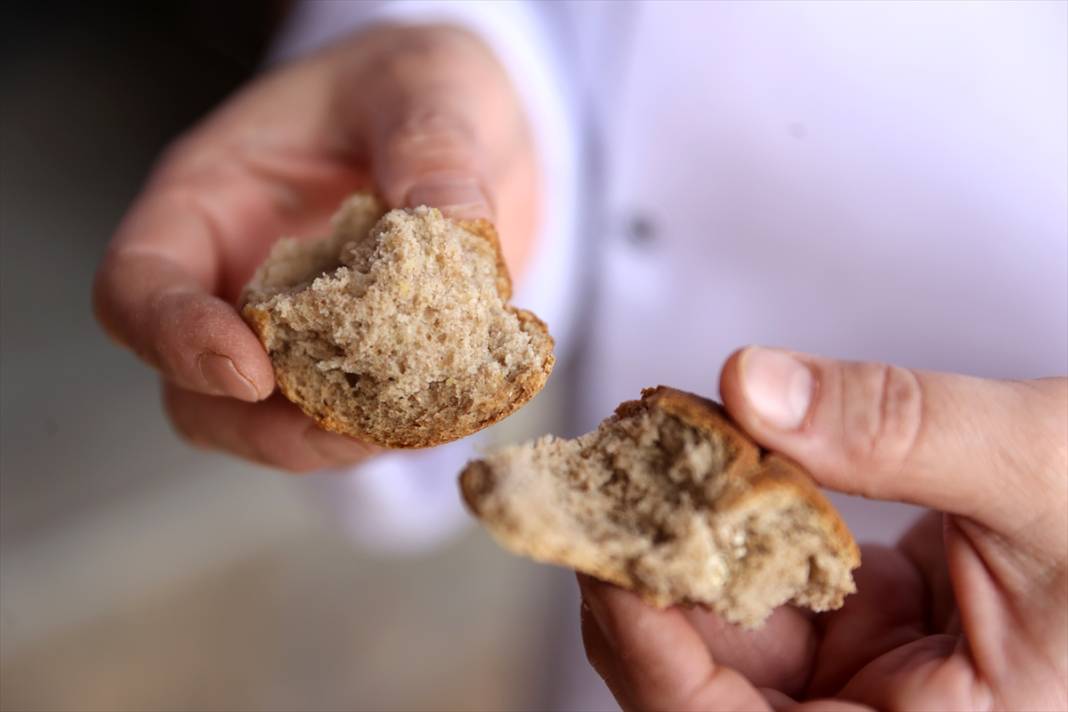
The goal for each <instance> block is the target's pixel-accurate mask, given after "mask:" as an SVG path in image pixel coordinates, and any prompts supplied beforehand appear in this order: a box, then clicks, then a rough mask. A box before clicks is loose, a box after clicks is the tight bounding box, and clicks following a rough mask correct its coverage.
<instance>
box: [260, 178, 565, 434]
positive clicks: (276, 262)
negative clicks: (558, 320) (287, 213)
mask: <svg viewBox="0 0 1068 712" xmlns="http://www.w3.org/2000/svg"><path fill="white" fill-rule="evenodd" d="M511 291H512V285H511V280H510V278H509V276H508V270H507V268H506V267H505V264H504V260H503V258H502V256H501V250H500V244H499V242H498V239H497V233H496V231H495V230H494V228H493V226H492V225H491V224H490V223H488V222H486V221H482V220H480V221H454V220H450V219H448V218H446V217H445V216H443V215H442V214H441V213H440V212H439V211H438V210H436V209H433V208H427V207H419V208H413V209H401V210H391V211H388V212H387V211H385V210H384V208H383V207H382V205H381V204H380V203H379V201H378V200H377V199H376V198H375V197H373V196H371V195H366V194H357V195H354V196H352V197H350V198H349V199H348V200H347V201H346V202H345V203H344V204H343V205H342V207H341V209H340V210H339V212H338V213H337V214H336V215H335V216H334V219H333V231H332V234H331V235H330V236H328V237H326V238H324V239H320V240H312V241H297V240H292V239H284V240H281V241H279V242H278V243H277V244H276V245H275V246H274V248H273V250H272V251H271V253H270V255H269V256H268V258H267V260H266V261H265V262H264V263H263V265H261V266H260V268H259V270H258V271H257V272H256V274H255V276H254V278H253V279H252V281H251V282H250V283H249V285H248V286H247V287H246V288H245V291H244V293H243V295H242V314H243V315H244V317H245V319H246V321H248V323H249V324H250V325H251V326H252V328H253V329H254V330H255V332H256V334H257V335H258V336H259V338H260V341H261V342H262V343H263V345H264V347H265V348H266V349H267V352H268V354H269V355H270V357H271V362H272V363H273V365H274V370H275V378H276V380H277V382H278V386H279V388H280V390H281V391H282V393H283V394H285V396H286V397H287V398H289V399H290V400H291V401H293V402H294V403H296V404H297V405H298V406H300V408H301V409H302V410H303V411H304V412H305V413H307V414H308V415H310V416H312V417H313V418H315V419H316V420H317V421H318V422H319V424H320V425H321V426H322V427H324V428H326V429H327V430H331V431H334V432H337V433H341V434H343V435H348V436H351V437H354V438H359V439H361V440H363V441H366V442H371V443H375V444H377V445H381V446H385V447H395V448H411V447H428V446H431V445H437V444H440V443H444V442H448V441H450V440H456V439H458V438H461V437H464V436H465V435H469V434H471V433H474V432H475V431H477V430H480V429H482V428H484V427H486V426H488V425H491V424H492V423H495V422H497V421H498V420H501V419H502V418H504V417H506V416H507V415H509V414H511V413H513V412H514V411H515V410H517V409H518V408H520V407H521V406H522V405H523V404H524V403H526V402H527V401H529V400H530V399H531V398H532V397H533V396H534V395H535V394H536V393H538V391H540V390H541V388H542V386H544V385H545V381H546V379H547V378H548V377H549V373H550V371H551V370H552V367H553V363H554V358H553V353H552V351H553V340H552V337H550V336H549V332H548V330H547V329H546V327H545V324H544V323H542V322H541V320H539V319H538V318H537V317H536V316H534V314H532V313H530V312H529V311H524V310H522V309H517V308H515V307H513V306H511V305H509V304H508V300H509V299H510V298H511Z"/></svg>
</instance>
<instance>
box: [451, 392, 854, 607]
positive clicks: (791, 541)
mask: <svg viewBox="0 0 1068 712" xmlns="http://www.w3.org/2000/svg"><path fill="white" fill-rule="evenodd" d="M460 487H461V490H462V492H463V496H464V499H465V501H466V502H467V505H468V507H469V508H470V509H471V511H472V512H474V514H475V515H477V516H478V517H479V518H480V519H481V520H482V522H483V524H484V525H485V526H486V528H488V529H489V531H490V532H491V533H492V534H493V536H494V537H495V538H496V539H497V540H498V542H500V544H501V545H502V546H504V547H505V548H506V549H509V550H510V551H512V552H514V553H517V554H523V555H526V556H530V557H532V558H534V559H537V560H538V561H543V562H546V563H551V564H558V565H561V566H566V567H569V568H572V569H576V570H578V571H581V572H585V573H587V574H590V575H592V576H595V577H597V578H599V579H602V580H604V581H609V582H611V583H614V584H616V585H619V586H622V587H624V588H627V589H630V590H632V591H635V592H636V593H638V594H640V595H641V596H642V598H644V599H645V600H646V601H647V602H649V603H651V604H653V605H656V606H659V607H664V606H668V605H672V604H677V603H698V604H704V605H706V606H708V607H710V608H712V609H713V610H715V611H716V612H717V613H718V614H719V615H721V616H722V617H723V618H725V619H726V620H728V621H730V622H732V623H739V624H742V625H744V626H746V627H750V628H753V627H758V626H760V625H762V624H763V622H764V620H765V619H766V618H767V617H768V615H770V613H771V612H772V610H774V609H775V608H776V607H777V606H779V605H782V604H784V603H788V602H790V603H794V604H797V605H800V606H806V607H808V608H811V609H813V610H815V611H826V610H831V609H835V608H839V607H840V606H841V605H842V602H843V600H844V599H845V597H846V596H847V595H848V594H850V593H852V592H853V591H855V586H854V583H853V575H852V571H853V569H855V568H857V567H858V566H859V565H860V552H859V549H858V548H857V545H856V543H855V542H854V541H853V537H852V535H851V534H850V532H849V530H848V529H847V528H846V526H845V524H844V523H843V521H842V519H841V517H840V516H839V515H838V513H837V512H836V511H835V510H834V508H833V507H832V506H831V504H830V503H829V502H828V501H827V500H826V499H825V498H824V496H823V495H822V494H821V493H820V491H819V490H818V489H817V487H816V485H815V484H814V483H813V481H812V479H811V477H809V475H808V474H806V473H805V472H804V471H803V470H802V469H801V468H800V467H799V466H798V465H796V464H795V463H793V462H791V461H790V460H787V459H786V458H784V457H781V456H779V455H775V454H771V453H767V452H764V451H762V450H761V449H760V448H759V447H758V446H757V445H756V444H755V443H754V442H753V441H752V440H750V439H749V438H748V437H747V436H746V435H745V434H744V433H743V432H742V431H741V430H740V429H739V428H738V426H737V425H735V424H734V423H733V422H732V421H731V420H730V418H729V416H727V414H726V412H725V411H724V410H723V409H722V408H721V407H720V406H719V405H718V404H716V403H714V402H712V401H710V400H706V399H704V398H701V397H699V396H695V395H692V394H689V393H684V392H682V391H678V390H675V389H673V388H667V387H664V386H660V387H658V388H652V389H646V390H645V391H643V393H642V398H641V400H639V401H628V402H626V403H623V404H622V405H620V406H619V408H617V409H616V412H615V414H614V415H613V416H612V417H610V418H608V419H607V420H605V421H604V422H603V423H601V425H600V426H599V427H598V428H597V430H595V431H593V432H591V433H587V434H586V435H583V436H581V437H579V438H576V439H574V440H565V439H561V438H555V437H552V436H547V437H543V438H541V439H539V440H537V441H535V442H532V443H527V444H524V445H518V446H513V447H507V448H504V449H501V450H499V451H497V452H495V453H493V454H491V455H489V456H488V457H486V458H485V459H482V460H476V461H474V462H471V463H470V464H468V465H467V467H466V468H465V469H464V471H463V473H462V474H461V475H460Z"/></svg>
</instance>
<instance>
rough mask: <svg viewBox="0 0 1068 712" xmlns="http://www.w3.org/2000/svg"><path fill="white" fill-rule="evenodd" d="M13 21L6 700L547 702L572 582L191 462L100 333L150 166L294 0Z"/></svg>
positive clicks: (71, 11) (3, 581)
mask: <svg viewBox="0 0 1068 712" xmlns="http://www.w3.org/2000/svg"><path fill="white" fill-rule="evenodd" d="M0 12H2V13H3V17H2V19H0V32H2V42H0V48H2V49H0V52H2V55H0V78H2V83H0V119H2V121H0V127H2V129H0V249H2V257H0V288H2V293H0V297H2V315H0V319H2V321H0V326H2V352H0V367H2V378H0V392H2V400H0V425H2V428H0V432H2V440H0V448H2V451H0V468H2V470H0V709H3V710H11V711H13V712H14V711H16V710H17V711H20V712H21V711H31V710H49V711H58V710H157V709H159V710H163V709H168V710H171V709H173V710H200V709H203V710H209V709H210V710H239V709H240V710H273V709H277V710H293V709H302V710H332V709H375V710H388V709H396V710H418V709H457V708H463V709H486V710H491V709H492V710H503V709H511V708H538V707H544V704H541V703H539V700H540V699H542V698H541V695H543V694H544V690H543V689H541V688H542V687H543V686H541V685H539V682H538V681H539V675H538V674H537V669H536V668H537V666H539V665H542V663H541V662H539V661H540V660H543V659H544V657H543V654H542V651H544V650H546V649H547V647H546V646H549V645H551V639H552V638H553V636H555V635H557V632H558V631H556V630H555V629H554V628H553V627H552V626H546V625H545V623H544V620H543V615H544V614H541V613H539V611H543V610H544V609H545V606H544V599H545V598H546V597H547V596H555V595H559V594H558V591H559V590H560V589H561V588H562V587H564V586H568V585H572V584H571V582H570V581H569V580H567V579H569V577H567V576H566V575H564V574H562V573H554V574H552V575H549V576H546V574H545V571H544V569H543V570H540V571H539V570H537V569H536V568H535V566H534V565H533V564H527V563H525V562H524V561H520V560H519V559H515V558H512V557H509V556H508V555H506V554H504V553H503V552H500V551H499V550H498V549H497V548H496V547H495V545H493V544H492V542H491V541H490V540H489V539H488V537H486V536H484V535H483V534H482V533H481V532H478V531H476V530H473V529H472V530H469V531H468V532H467V533H466V534H465V535H463V536H462V537H460V538H459V539H458V540H454V541H452V542H451V543H450V544H448V545H447V546H445V547H444V548H443V549H440V550H438V551H435V552H431V553H427V554H424V555H419V556H409V557H405V558H376V557H373V556H371V555H369V554H367V553H363V552H360V551H359V550H357V549H355V548H354V547H353V546H352V544H351V543H350V542H349V541H348V540H347V539H346V538H345V536H344V535H343V534H342V533H341V531H340V530H339V529H338V528H336V526H334V525H333V524H332V523H331V522H329V521H326V520H325V518H324V517H323V516H322V513H321V512H320V511H318V510H317V509H316V508H315V507H314V506H313V505H312V504H311V503H310V502H309V501H308V500H306V499H304V498H303V497H301V496H300V493H299V492H298V491H297V488H296V486H295V483H294V482H293V481H291V480H289V479H287V477H286V476H283V475H280V474H277V473H274V472H271V471H268V470H263V469H259V468H256V467H254V466H252V465H246V464H243V463H240V462H237V461H236V460H232V459H229V458H226V457H222V456H214V455H211V454H206V453H202V452H197V451H194V450H192V449H190V448H188V447H186V446H184V445H182V444H181V443H180V442H179V441H178V439H177V438H176V437H175V436H174V435H173V434H172V433H171V431H170V429H169V427H168V425H167V422H166V420H165V419H164V417H163V414H162V412H161V409H160V407H159V403H158V395H157V381H156V378H155V376H154V375H153V374H152V373H151V372H149V371H148V369H146V368H144V367H143V366H141V365H140V364H139V363H138V362H136V361H135V359H134V358H133V356H132V355H130V354H128V353H126V352H124V351H121V350H120V349H118V348H117V347H116V346H114V345H113V344H111V343H110V342H109V341H108V340H107V339H106V338H105V337H104V335H103V334H102V333H101V332H100V330H99V329H98V328H97V326H96V324H95V323H94V321H93V319H92V315H91V312H90V304H89V292H90V284H91V280H92V275H93V271H94V268H95V266H96V263H97V261H98V260H99V258H100V256H101V255H102V253H103V249H104V246H105V244H106V242H107V240H108V238H109V237H110V234H111V231H112V230H113V228H114V227H115V225H116V223H117V222H118V220H119V218H120V217H121V215H122V213H123V211H124V209H125V207H126V206H127V205H128V204H129V202H130V201H131V199H132V198H133V196H134V194H135V192H136V191H137V189H138V187H139V185H140V183H141V182H142V180H143V179H144V177H145V176H146V173H147V172H148V170H149V169H150V166H151V163H152V161H153V159H154V157H155V156H156V155H157V154H158V152H159V151H160V150H161V148H162V147H163V146H164V145H165V144H166V142H168V141H169V140H170V139H171V138H172V137H174V136H175V135H176V134H177V133H178V132H180V131H181V130H182V129H183V128H185V127H187V126H189V125H190V124H191V123H192V122H194V121H195V120H196V119H197V118H198V117H199V116H201V115H202V114H204V113H205V112H206V111H208V110H209V109H210V108H211V107H212V106H214V105H215V104H216V103H217V102H219V101H220V100H221V99H222V98H223V97H225V96H226V95H227V94H228V93H229V92H231V91H232V90H233V89H234V88H235V87H237V86H238V85H239V84H241V83H242V81H243V80H245V79H247V78H248V77H249V76H250V75H251V74H252V73H254V72H255V70H256V68H257V66H258V62H259V61H260V56H261V54H262V52H263V51H264V49H265V47H266V45H267V42H268V40H269V38H270V36H271V33H272V31H273V30H274V28H275V27H276V26H277V24H278V23H279V21H280V20H281V19H282V18H283V16H284V14H285V12H286V7H285V4H284V3H278V2H225V3H207V2H199V3H175V4H173V6H169V5H156V4H152V3H141V4H133V3H128V4H124V5H121V6H117V5H115V6H112V5H104V4H97V3H92V4H90V3H81V4H77V5H75V4H71V5H69V6H63V5H54V4H49V3H30V2H15V3H5V4H3V6H2V10H0ZM562 380H563V379H554V383H557V384H559V383H560V382H561V381H562ZM554 402H555V400H554V397H553V393H551V392H546V393H545V394H543V396H542V397H540V398H539V399H538V400H537V401H536V407H534V408H531V409H527V410H524V416H523V417H524V418H526V419H527V420H528V424H527V426H526V429H529V430H533V429H534V428H533V425H532V424H531V423H530V422H529V421H530V420H531V419H535V420H540V419H543V418H551V417H552V410H553V405H552V404H553V403H554ZM513 420H515V419H513ZM510 424H511V427H513V428H516V429H518V430H523V429H524V423H523V422H522V419H519V420H518V421H516V422H512V421H510ZM539 601H540V602H541V603H540V604H539ZM572 647H575V646H572ZM532 670H534V672H535V674H531V671H532Z"/></svg>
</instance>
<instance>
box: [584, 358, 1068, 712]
mask: <svg viewBox="0 0 1068 712" xmlns="http://www.w3.org/2000/svg"><path fill="white" fill-rule="evenodd" d="M720 391H721V393H722V395H723V399H724V402H725V404H726V408H727V411H728V412H729V413H730V415H731V417H732V418H733V420H734V421H735V422H736V423H738V424H739V425H740V426H741V428H743V429H744V430H745V432H746V433H748V434H749V435H751V436H752V437H753V438H755V439H756V441H757V442H759V443H760V444H761V445H762V446H763V447H766V448H769V449H770V450H773V451H777V452H780V453H782V454H783V455H785V456H786V457H789V458H790V459H792V460H793V461H796V462H797V463H798V464H799V465H800V466H801V467H803V468H804V469H805V470H807V471H808V472H809V473H811V475H812V476H813V478H814V479H815V481H816V482H817V483H819V484H821V485H823V486H826V487H829V488H831V489H835V490H839V491H842V492H846V493H849V494H857V495H863V496H866V497H871V498H877V499H887V500H897V501H904V502H910V503H913V504H919V505H923V506H926V507H929V508H930V509H931V512H930V513H929V514H928V515H926V516H925V517H924V518H922V519H921V520H920V521H918V522H917V523H916V525H915V526H914V527H913V529H912V530H911V531H909V532H908V533H907V534H905V536H904V537H903V538H902V539H901V541H900V542H899V543H898V545H897V546H896V547H892V548H891V547H882V546H864V547H861V549H862V559H863V564H862V565H861V567H860V568H859V569H858V570H857V572H856V587H857V592H856V593H855V594H853V595H851V596H849V597H847V598H846V599H845V601H844V606H843V607H842V608H841V609H840V610H837V611H833V612H830V613H824V614H822V615H820V616H818V617H813V616H811V615H809V614H807V613H805V612H804V611H801V610H799V609H796V608H792V607H782V608H779V609H778V610H777V611H775V613H773V614H772V615H771V617H770V618H769V619H768V621H767V623H766V625H765V626H764V628H762V629H761V630H758V631H753V632H748V631H743V630H742V629H740V628H737V627H735V626H732V625H729V624H726V623H725V622H724V620H723V618H721V617H720V616H718V615H716V614H715V613H713V612H711V611H705V610H701V609H698V608H694V609H686V608H670V609H667V610H658V609H656V608H653V607H650V606H647V605H645V604H643V603H642V601H641V599H640V598H639V597H638V596H636V595H634V594H632V593H630V592H628V591H626V590H623V589H621V588H617V587H615V586H611V585H608V584H605V583H601V582H599V581H597V580H594V579H592V578H589V577H585V576H580V579H579V583H580V587H581V590H582V595H583V601H584V604H583V609H582V629H583V639H584V641H585V645H586V652H587V655H588V656H589V658H590V660H591V662H592V663H593V665H594V666H595V667H596V669H597V670H598V671H599V672H600V674H601V675H602V676H603V677H604V678H605V680H606V681H607V683H608V685H609V687H611V689H612V691H613V692H614V693H615V696H616V698H617V700H618V701H619V702H620V704H621V705H622V706H623V708H624V709H628V710H630V709H635V710H638V709H671V710H710V709H724V710H727V709H730V710H735V709H744V710H772V709H775V710H780V709H789V710H827V709H835V710H870V709H946V710H949V709H953V710H958V709H959V710H972V709H1007V710H1022V709H1027V710H1039V709H1044V710H1059V709H1065V705H1066V704H1068V687H1066V684H1065V680H1066V679H1068V648H1066V647H1065V640H1066V639H1068V606H1066V605H1065V602H1066V600H1068V496H1066V491H1068V490H1066V487H1068V379H1064V378H1056V379H1042V380H1036V381H1024V382H1014V381H989V380H983V379H978V378H971V377H966V376H957V375H951V374H938V373H928V372H920V371H911V370H908V369H903V368H898V367H893V366H885V365H880V364H865V363H847V362H839V361H833V360H830V359H824V358H817V357H813V356H807V355H802V354H794V353H789V352H783V351H775V350H769V349H757V348H751V349H747V350H744V351H742V352H739V353H738V354H735V355H734V356H733V357H732V358H731V359H730V360H729V361H728V362H727V365H726V366H725V367H724V370H723V374H722V378H721V384H720ZM609 578H611V577H609ZM717 610H719V609H717ZM726 614H727V615H728V617H729V615H730V614H731V610H730V609H729V608H728V609H727V610H726Z"/></svg>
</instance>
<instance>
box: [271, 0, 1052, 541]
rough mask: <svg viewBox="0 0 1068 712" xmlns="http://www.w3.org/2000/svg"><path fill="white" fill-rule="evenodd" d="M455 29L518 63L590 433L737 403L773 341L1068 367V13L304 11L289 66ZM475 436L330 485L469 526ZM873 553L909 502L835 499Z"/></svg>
mask: <svg viewBox="0 0 1068 712" xmlns="http://www.w3.org/2000/svg"><path fill="white" fill-rule="evenodd" d="M383 20H390V21H403V22H421V21H441V20H445V21H451V22H455V23H458V24H461V25H463V26H465V27H468V28H470V29H472V30H473V31H475V32H476V33H478V34H480V35H481V36H482V37H483V38H484V39H485V40H486V42H487V43H488V44H489V46H490V47H491V48H492V49H494V51H495V52H496V53H497V54H498V56H499V57H500V59H501V61H502V63H503V64H504V66H505V68H506V69H507V70H508V71H509V73H510V74H511V77H512V79H513V81H514V83H515V85H516V87H517V89H518V90H519V93H520V95H521V98H522V100H523V102H524V104H525V105H526V107H527V110H528V114H529V115H530V117H531V121H532V124H533V126H534V129H535V136H536V141H537V145H538V149H539V152H540V157H541V161H542V166H543V172H544V180H543V190H544V193H545V195H546V196H547V201H546V211H545V216H544V219H543V223H542V229H541V231H540V233H541V234H540V242H539V248H538V252H537V254H536V256H535V260H534V266H533V267H532V269H531V270H530V272H529V273H528V274H527V275H526V276H525V278H524V279H523V281H522V282H521V284H520V289H519V291H518V295H517V299H516V301H517V303H518V304H520V305H521V306H526V307H529V308H532V309H533V310H534V311H535V312H537V313H539V314H540V315H541V316H542V317H543V318H544V319H545V320H546V321H547V322H548V324H549V326H550V330H551V331H552V332H553V333H554V335H556V336H557V340H558V345H559V346H558V351H559V352H563V353H562V354H560V353H558V355H562V356H564V358H566V357H567V355H568V352H570V351H574V350H576V349H577V350H578V351H579V352H580V358H579V363H580V365H579V367H578V374H579V377H578V378H577V379H576V382H577V383H578V384H579V387H576V388H573V389H570V393H571V396H572V397H573V402H572V403H571V409H570V410H571V412H572V413H574V414H575V422H574V423H571V424H569V425H568V426H565V429H570V432H571V433H573V432H576V431H582V430H587V429H590V428H592V427H593V426H594V425H595V424H596V423H597V422H598V421H599V420H600V419H601V418H603V417H604V416H606V415H607V414H609V413H610V412H611V411H612V409H613V408H614V406H615V405H616V404H617V403H619V402H620V401H622V400H625V399H628V398H633V397H636V396H637V394H638V393H639V391H640V389H641V388H642V387H643V386H649V385H655V384H659V383H664V384H669V385H673V386H676V387H680V388H683V389H687V390H692V391H695V392H698V393H704V394H711V395H715V390H716V383H717V379H718V372H719V369H720V367H721V365H722V363H723V361H724V359H725V358H726V357H727V356H728V355H729V353H730V352H731V351H733V350H734V349H736V348H738V347H739V346H742V345H745V344H750V343H760V344H765V345H776V346H784V347H789V348H792V349H797V350H801V351H809V352H814V353H819V354H824V355H828V356H835V357H840V358H849V359H864V360H878V361H885V362H892V363H896V364H900V365H905V366H910V367H915V368H924V369H936V370H944V371H955V372H961V373H969V374H974V375H979V376H985V377H992V378H1032V377H1038V376H1048V375H1062V374H1065V373H1066V372H1068V131H1066V127H1068V47H1066V36H1068V4H1065V3H1047V2H1035V3H1030V2H1003V3H964V2H941V3H939V2H931V3H912V2H863V3H846V2H791V3H781V2H767V3H764V2H744V3H743V2H707V3H701V2H679V3H675V2H633V3H599V2H575V3H571V2H554V3H492V2H478V3H445V2H409V3H394V4H389V5H386V4H381V3H343V2H327V3H303V4H302V5H300V6H299V7H298V10H297V13H296V15H295V17H294V19H293V20H292V21H291V23H290V24H289V26H288V28H287V30H286V31H285V33H284V34H283V36H282V38H281V39H280V41H279V43H278V45H277V46H276V50H275V58H276V59H279V58H287V57H291V56H295V55H299V54H301V53H302V52H305V51H307V50H308V49H310V48H312V47H315V46H318V45H319V44H322V43H324V42H326V41H329V40H331V39H333V38H335V37H337V36H339V35H341V34H343V33H344V32H346V31H348V30H351V29H352V28H353V27H354V26H356V25H366V24H369V23H374V22H377V21H383ZM477 440H478V438H470V439H467V440H464V441H461V442H459V443H454V444H452V445H449V446H445V447H442V448H437V449H434V450H430V451H425V452H420V453H396V454H390V455H386V456H383V457H381V458H378V459H376V460H375V461H372V462H371V463H368V464H366V465H363V466H361V467H357V468H354V469H353V470H352V471H351V472H348V473H327V474H324V475H323V476H321V477H317V478H312V479H311V482H312V486H313V487H315V488H317V489H318V491H319V493H320V495H321V496H323V499H324V501H326V502H328V503H329V504H330V505H331V506H333V507H335V508H336V509H337V511H338V512H339V514H340V515H341V516H342V517H343V519H344V520H345V521H346V522H348V523H349V525H350V526H351V528H352V529H353V531H354V533H355V534H356V535H357V537H358V538H360V539H361V540H363V541H365V542H369V543H377V544H378V545H380V546H387V547H391V548H403V547H409V546H422V545H425V544H428V543H430V542H433V541H436V540H439V539H440V538H441V537H442V536H444V535H445V534H447V533H448V532H449V531H452V530H453V529H454V528H455V527H457V526H458V525H459V524H460V523H462V522H464V521H466V517H465V516H464V514H463V511H462V507H461V506H460V502H459V499H458V497H457V494H456V487H455V480H454V475H455V473H456V472H457V471H458V470H459V469H460V466H461V465H462V463H463V462H464V460H465V459H466V458H467V457H469V456H470V455H471V454H472V443H474V442H477ZM835 501H836V503H837V504H838V505H839V507H840V508H841V509H842V511H843V514H844V516H845V517H846V519H847V521H848V522H849V524H850V525H851V527H852V528H853V530H854V532H855V533H856V534H857V535H858V538H859V539H862V540H863V539H873V538H874V539H881V540H884V541H885V540H890V539H892V538H894V537H896V536H897V535H898V533H899V532H900V531H901V529H902V528H903V526H905V524H906V520H907V518H908V514H909V513H908V512H907V511H906V509H907V508H904V507H903V506H900V505H886V504H883V503H874V502H866V501H863V500H858V499H852V498H845V497H837V498H836V500H835Z"/></svg>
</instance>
